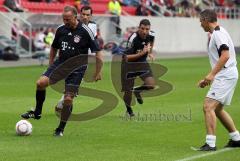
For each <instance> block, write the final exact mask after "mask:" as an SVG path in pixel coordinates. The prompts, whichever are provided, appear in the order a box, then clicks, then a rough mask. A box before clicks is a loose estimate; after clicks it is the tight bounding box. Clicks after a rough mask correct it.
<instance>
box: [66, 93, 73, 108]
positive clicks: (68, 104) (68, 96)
mask: <svg viewBox="0 0 240 161" xmlns="http://www.w3.org/2000/svg"><path fill="white" fill-rule="evenodd" d="M72 103H73V96H72V95H65V97H64V105H66V106H70V105H72Z"/></svg>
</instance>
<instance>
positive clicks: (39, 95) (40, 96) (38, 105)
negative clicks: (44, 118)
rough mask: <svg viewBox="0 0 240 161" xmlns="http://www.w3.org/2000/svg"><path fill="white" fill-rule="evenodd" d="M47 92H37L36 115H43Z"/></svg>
mask: <svg viewBox="0 0 240 161" xmlns="http://www.w3.org/2000/svg"><path fill="white" fill-rule="evenodd" d="M45 97H46V90H37V91H36V108H35V115H41V113H42V106H43V102H44V101H45Z"/></svg>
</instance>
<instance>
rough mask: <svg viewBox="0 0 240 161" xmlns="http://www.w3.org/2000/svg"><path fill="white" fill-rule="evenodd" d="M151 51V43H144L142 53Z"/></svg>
mask: <svg viewBox="0 0 240 161" xmlns="http://www.w3.org/2000/svg"><path fill="white" fill-rule="evenodd" d="M150 52H151V44H150V43H149V44H147V45H144V48H143V53H144V54H146V53H150Z"/></svg>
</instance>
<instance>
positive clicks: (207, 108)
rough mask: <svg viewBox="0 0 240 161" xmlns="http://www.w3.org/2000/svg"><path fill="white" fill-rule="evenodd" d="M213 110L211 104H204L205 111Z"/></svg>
mask: <svg viewBox="0 0 240 161" xmlns="http://www.w3.org/2000/svg"><path fill="white" fill-rule="evenodd" d="M211 111H212V108H211V106H209V105H208V104H206V103H205V104H204V105H203V112H204V113H209V112H211Z"/></svg>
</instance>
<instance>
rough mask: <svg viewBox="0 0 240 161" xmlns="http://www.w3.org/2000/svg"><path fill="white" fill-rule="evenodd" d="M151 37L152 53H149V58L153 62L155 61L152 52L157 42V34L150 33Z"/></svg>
mask: <svg viewBox="0 0 240 161" xmlns="http://www.w3.org/2000/svg"><path fill="white" fill-rule="evenodd" d="M149 35H150V36H151V41H150V45H151V49H150V52H149V53H148V57H149V58H150V60H151V61H153V60H154V59H155V57H154V55H153V52H152V51H153V45H154V41H155V32H153V31H150V32H149Z"/></svg>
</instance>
